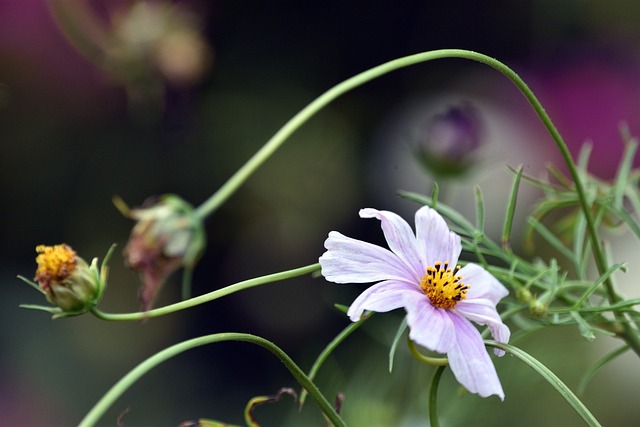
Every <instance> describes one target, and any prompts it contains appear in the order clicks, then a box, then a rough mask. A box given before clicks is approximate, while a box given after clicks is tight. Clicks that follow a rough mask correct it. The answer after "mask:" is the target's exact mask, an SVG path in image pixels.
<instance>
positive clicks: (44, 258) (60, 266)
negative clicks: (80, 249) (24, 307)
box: [34, 244, 104, 315]
mask: <svg viewBox="0 0 640 427" xmlns="http://www.w3.org/2000/svg"><path fill="white" fill-rule="evenodd" d="M36 252H37V253H38V256H37V257H36V263H37V264H38V269H37V270H36V276H35V278H34V280H35V281H36V283H37V284H38V287H39V289H40V291H41V292H42V293H43V294H44V295H45V297H46V298H47V301H49V302H50V303H51V304H53V305H55V306H57V307H59V308H60V309H61V310H62V312H64V313H65V314H68V315H72V314H82V313H86V312H87V311H89V310H90V309H92V308H93V307H95V306H96V304H97V303H98V301H99V300H100V297H101V296H102V293H103V291H104V286H103V282H102V278H101V276H100V273H99V272H98V269H97V267H96V266H95V265H94V264H95V263H92V265H91V266H89V265H88V264H87V263H86V262H85V260H83V259H82V258H80V257H79V256H78V255H77V254H76V252H75V251H74V250H73V249H71V247H70V246H69V245H67V244H61V245H54V246H45V245H39V246H37V247H36Z"/></svg>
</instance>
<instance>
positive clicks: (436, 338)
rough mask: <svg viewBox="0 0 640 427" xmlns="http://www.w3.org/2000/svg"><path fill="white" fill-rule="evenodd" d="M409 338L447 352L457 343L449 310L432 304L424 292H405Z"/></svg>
mask: <svg viewBox="0 0 640 427" xmlns="http://www.w3.org/2000/svg"><path fill="white" fill-rule="evenodd" d="M405 309H406V310H407V324H408V325H409V338H411V339H412V340H413V341H415V342H416V343H417V344H420V345H421V346H423V347H425V348H428V349H429V350H431V351H435V352H438V353H447V352H448V351H449V350H451V348H452V347H453V346H454V345H455V337H456V334H455V330H454V325H453V322H452V321H451V319H450V317H449V313H447V310H442V309H439V308H436V307H434V306H433V305H431V301H430V300H429V297H427V296H426V295H425V294H424V293H423V292H416V293H413V294H405Z"/></svg>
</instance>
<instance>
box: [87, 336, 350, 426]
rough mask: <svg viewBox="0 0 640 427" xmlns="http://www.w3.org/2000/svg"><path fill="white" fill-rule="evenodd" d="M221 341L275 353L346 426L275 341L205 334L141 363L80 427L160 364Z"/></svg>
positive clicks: (340, 423)
mask: <svg viewBox="0 0 640 427" xmlns="http://www.w3.org/2000/svg"><path fill="white" fill-rule="evenodd" d="M222 341H243V342H248V343H251V344H256V345H259V346H261V347H263V348H266V349H267V350H269V351H270V352H271V353H273V354H275V355H276V356H277V357H278V359H280V361H281V362H282V363H283V364H284V365H285V367H286V368H287V369H288V370H289V372H291V374H292V375H293V376H294V378H295V379H296V380H297V381H298V382H299V383H300V384H301V385H302V387H304V388H305V389H306V390H307V391H308V392H309V394H310V395H311V397H313V398H314V399H315V400H316V402H317V404H318V406H319V407H320V410H322V412H323V413H324V415H325V416H326V417H327V419H328V420H329V421H330V422H331V423H332V424H333V425H334V426H336V427H346V424H345V422H344V421H343V420H342V418H340V416H339V415H338V414H337V413H336V411H335V410H334V409H333V406H332V405H331V404H330V403H329V401H327V399H326V398H325V397H324V395H322V393H320V390H319V389H318V387H316V385H315V384H314V383H313V382H312V381H311V380H310V379H309V378H308V377H307V376H306V375H305V373H304V372H303V371H302V369H300V368H299V367H298V365H296V364H295V362H294V361H293V360H291V358H290V357H289V356H288V355H287V354H286V353H285V352H284V351H282V350H281V349H280V348H279V347H278V346H276V345H275V344H273V343H272V342H270V341H268V340H265V339H264V338H260V337H257V336H255V335H250V334H242V333H233V332H229V333H219V334H213V335H206V336H203V337H198V338H193V339H190V340H187V341H183V342H181V343H178V344H175V345H173V346H171V347H168V348H166V349H164V350H162V351H160V352H159V353H156V354H154V355H153V356H151V357H150V358H148V359H147V360H145V361H143V362H142V363H140V364H139V365H138V366H136V367H135V368H134V369H133V370H131V371H130V372H129V373H127V374H126V375H125V376H124V377H122V378H121V379H120V381H118V382H117V383H116V384H115V385H114V386H113V387H111V389H110V390H109V391H107V393H106V394H105V395H104V396H103V397H102V398H101V399H100V400H99V401H98V402H97V403H96V404H95V405H94V407H93V408H91V410H90V411H89V413H88V414H87V415H86V416H85V417H84V418H83V419H82V421H80V424H79V425H78V426H79V427H90V426H94V425H96V423H97V422H98V420H100V418H101V417H102V415H104V413H105V412H106V411H107V410H108V409H109V407H111V405H112V404H113V403H114V402H115V401H116V400H117V399H118V398H119V397H120V396H121V395H122V394H123V393H124V392H125V391H126V390H127V389H128V388H129V387H131V386H132V385H133V383H135V382H136V381H137V380H138V379H140V378H141V377H142V376H144V375H145V374H146V373H147V372H149V371H150V370H151V369H153V368H154V367H156V366H158V365H159V364H160V363H162V362H164V361H166V360H168V359H171V358H172V357H174V356H177V355H178V354H180V353H183V352H185V351H187V350H191V349H193V348H197V347H201V346H203V345H207V344H213V343H216V342H222Z"/></svg>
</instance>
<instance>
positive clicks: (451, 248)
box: [416, 206, 462, 266]
mask: <svg viewBox="0 0 640 427" xmlns="http://www.w3.org/2000/svg"><path fill="white" fill-rule="evenodd" d="M416 237H417V241H418V251H419V253H420V256H421V258H422V259H424V261H425V262H426V265H428V266H429V265H431V266H432V265H434V264H435V263H436V262H438V261H440V262H448V263H449V264H450V265H451V266H455V264H456V263H457V262H458V257H459V256H460V252H461V251H462V245H461V244H460V236H458V235H457V234H456V233H454V232H452V231H451V230H449V227H448V226H447V223H446V222H445V220H444V218H442V217H441V216H440V214H439V213H438V212H436V211H435V210H433V209H431V208H430V207H428V206H423V207H421V208H420V209H418V211H417V212H416Z"/></svg>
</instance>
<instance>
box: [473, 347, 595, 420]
mask: <svg viewBox="0 0 640 427" xmlns="http://www.w3.org/2000/svg"><path fill="white" fill-rule="evenodd" d="M485 344H487V345H489V346H491V347H496V348H499V349H501V350H504V351H506V352H508V353H511V354H512V355H514V356H515V357H516V358H518V359H520V360H521V361H523V362H524V363H525V364H527V365H529V367H530V368H531V369H533V370H534V371H536V372H537V373H538V374H539V375H540V376H541V377H542V378H543V379H544V380H545V381H547V382H548V383H549V384H551V386H552V387H553V388H555V389H556V390H557V391H558V393H560V395H561V396H562V397H563V398H564V399H565V400H566V401H567V403H569V405H571V407H572V408H573V410H574V411H576V413H577V414H578V415H580V417H582V419H583V420H584V421H585V422H586V423H587V425H589V426H591V427H601V424H600V423H599V422H598V420H597V419H596V417H594V416H593V414H592V413H591V412H590V411H589V409H587V407H586V406H585V405H584V404H583V403H582V402H581V401H580V399H578V397H577V396H576V395H575V394H574V393H573V392H572V391H571V389H569V387H567V386H566V384H565V383H563V382H562V381H561V380H560V378H558V377H557V376H556V375H555V374H554V373H553V372H551V370H549V368H547V367H546V366H545V365H543V364H542V363H541V362H540V361H538V360H537V359H535V358H534V357H533V356H531V355H530V354H528V353H526V352H524V351H523V350H521V349H519V348H518V347H514V346H512V345H509V344H503V343H499V342H496V341H485Z"/></svg>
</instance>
